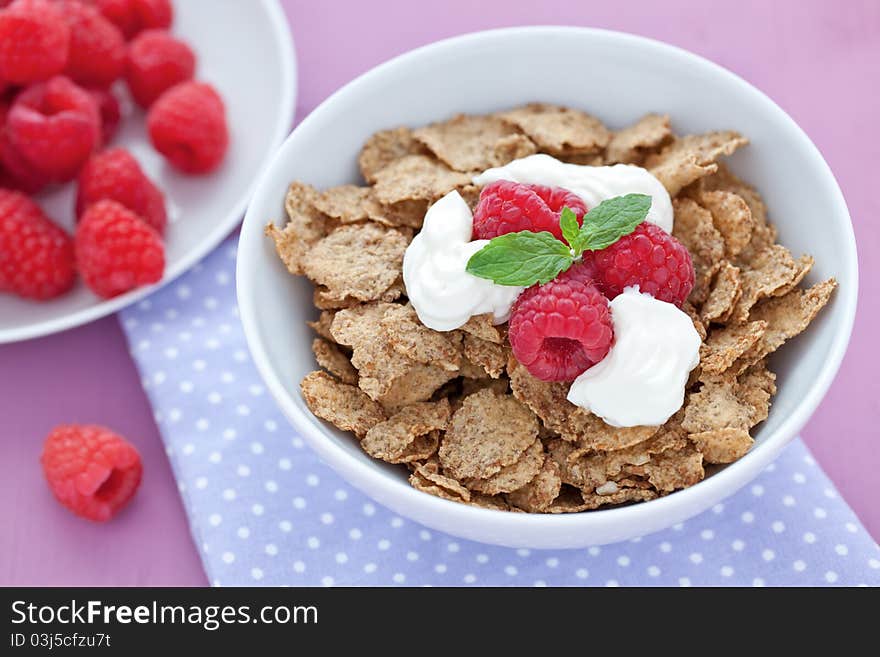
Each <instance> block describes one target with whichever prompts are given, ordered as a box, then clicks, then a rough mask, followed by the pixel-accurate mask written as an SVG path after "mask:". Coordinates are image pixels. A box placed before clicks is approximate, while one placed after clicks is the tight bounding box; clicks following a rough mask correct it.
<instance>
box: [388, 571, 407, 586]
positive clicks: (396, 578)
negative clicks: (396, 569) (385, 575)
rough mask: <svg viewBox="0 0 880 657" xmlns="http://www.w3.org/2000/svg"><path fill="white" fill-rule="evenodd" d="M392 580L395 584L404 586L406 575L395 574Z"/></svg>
mask: <svg viewBox="0 0 880 657" xmlns="http://www.w3.org/2000/svg"><path fill="white" fill-rule="evenodd" d="M391 579H392V580H393V581H394V583H395V584H403V583H404V582H405V581H406V575H404V574H403V573H394V575H392V576H391Z"/></svg>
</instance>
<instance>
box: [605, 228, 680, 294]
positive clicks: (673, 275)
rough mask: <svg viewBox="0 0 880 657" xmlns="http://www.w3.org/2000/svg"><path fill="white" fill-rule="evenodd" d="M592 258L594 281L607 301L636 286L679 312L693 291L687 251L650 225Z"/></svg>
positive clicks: (661, 230)
mask: <svg viewBox="0 0 880 657" xmlns="http://www.w3.org/2000/svg"><path fill="white" fill-rule="evenodd" d="M593 257H594V259H595V263H596V281H597V282H598V284H599V287H601V288H602V291H603V292H604V293H605V294H606V296H607V297H608V298H609V299H613V298H614V297H616V296H617V295H618V294H620V293H621V292H623V289H624V288H626V287H630V286H633V285H638V286H639V290H640V291H641V292H645V293H647V294H650V295H651V296H653V297H654V298H656V299H659V300H660V301H666V302H667V303H672V304H675V305H676V306H678V307H679V308H680V307H681V304H683V303H684V301H685V299H687V298H688V295H689V294H690V293H691V290H693V289H694V265H693V262H692V261H691V254H690V253H688V250H687V247H685V245H684V244H682V243H681V242H679V241H678V240H677V239H675V238H674V237H673V236H672V235H670V234H669V233H667V232H666V231H665V230H663V229H662V228H660V227H659V226H657V225H655V224H652V223H648V222H643V223H641V224H639V225H638V226H637V227H636V229H635V230H634V231H633V232H632V233H630V234H629V235H626V236H624V237H621V238H620V239H619V240H618V241H616V242H615V243H614V244H612V245H611V246H609V247H608V248H607V249H603V250H601V251H596V252H594V254H593Z"/></svg>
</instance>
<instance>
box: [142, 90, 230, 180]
mask: <svg viewBox="0 0 880 657" xmlns="http://www.w3.org/2000/svg"><path fill="white" fill-rule="evenodd" d="M147 128H148V129H149V131H150V140H151V141H152V142H153V146H154V147H155V148H156V150H157V151H159V152H160V153H162V155H164V156H165V157H166V158H167V159H168V161H169V162H171V164H173V165H174V166H176V167H177V168H178V169H180V170H181V171H183V172H185V173H207V172H208V171H211V170H212V169H215V168H217V167H218V166H219V165H220V162H222V161H223V156H224V155H225V154H226V148H227V147H228V145H229V131H228V129H227V127H226V109H225V108H224V106H223V100H222V99H221V98H220V95H219V94H218V93H217V91H216V90H215V89H214V87H212V86H211V85H209V84H205V83H202V82H183V83H182V84H179V85H177V86H176V87H172V88H171V89H169V90H168V91H166V92H165V93H164V94H162V96H160V97H159V100H157V101H156V102H155V103H154V104H153V106H152V107H151V108H150V112H149V114H148V115H147Z"/></svg>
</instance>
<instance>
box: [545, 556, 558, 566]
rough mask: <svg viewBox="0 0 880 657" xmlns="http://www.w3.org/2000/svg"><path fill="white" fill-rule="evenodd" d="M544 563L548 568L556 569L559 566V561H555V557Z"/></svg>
mask: <svg viewBox="0 0 880 657" xmlns="http://www.w3.org/2000/svg"><path fill="white" fill-rule="evenodd" d="M544 563H546V564H547V567H548V568H556V566H558V565H559V559H557V558H556V557H550V558H549V559H547V561H545V562H544Z"/></svg>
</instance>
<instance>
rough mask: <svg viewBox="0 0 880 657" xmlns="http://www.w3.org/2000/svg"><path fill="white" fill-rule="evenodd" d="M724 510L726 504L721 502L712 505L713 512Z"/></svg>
mask: <svg viewBox="0 0 880 657" xmlns="http://www.w3.org/2000/svg"><path fill="white" fill-rule="evenodd" d="M723 511H724V505H723V504H720V503H719V504H716V505H715V506H713V507H712V512H713V513H722V512H723Z"/></svg>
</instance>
